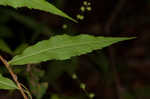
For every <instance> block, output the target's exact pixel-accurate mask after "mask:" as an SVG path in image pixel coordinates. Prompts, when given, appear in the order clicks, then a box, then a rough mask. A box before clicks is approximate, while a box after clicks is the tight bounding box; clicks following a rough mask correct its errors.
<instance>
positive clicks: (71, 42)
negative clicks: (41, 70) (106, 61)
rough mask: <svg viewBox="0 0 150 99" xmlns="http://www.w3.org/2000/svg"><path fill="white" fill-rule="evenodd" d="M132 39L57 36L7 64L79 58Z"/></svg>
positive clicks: (25, 51) (42, 42)
mask: <svg viewBox="0 0 150 99" xmlns="http://www.w3.org/2000/svg"><path fill="white" fill-rule="evenodd" d="M129 39H133V38H127V37H126V38H119V37H118V38H117V37H101V36H100V37H94V36H90V35H79V36H68V35H59V36H54V37H52V38H50V39H49V40H44V41H41V42H39V43H37V44H35V45H33V46H31V47H28V48H27V49H25V50H24V52H23V53H22V54H21V55H17V56H15V57H14V58H13V59H12V60H11V61H10V62H9V64H11V65H23V64H28V63H31V64H32V63H40V62H42V61H47V60H53V59H55V60H65V59H69V58H71V57H72V56H79V55H82V54H86V53H89V52H92V51H93V50H98V49H102V48H104V47H106V46H109V45H111V44H113V43H117V42H119V41H123V40H129Z"/></svg>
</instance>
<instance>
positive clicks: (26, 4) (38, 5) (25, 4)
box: [0, 0, 77, 22]
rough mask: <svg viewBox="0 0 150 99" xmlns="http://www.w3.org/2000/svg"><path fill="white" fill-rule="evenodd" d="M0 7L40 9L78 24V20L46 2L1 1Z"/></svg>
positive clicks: (34, 0) (32, 0) (33, 0)
mask: <svg viewBox="0 0 150 99" xmlns="http://www.w3.org/2000/svg"><path fill="white" fill-rule="evenodd" d="M0 5H4V6H7V5H8V6H11V7H14V8H20V7H28V8H30V9H38V10H42V11H46V12H50V13H52V14H56V15H59V16H62V17H65V18H67V19H70V20H72V21H74V22H77V21H76V20H74V19H73V18H71V17H70V16H68V15H67V14H65V13H64V12H62V11H61V10H59V9H57V8H56V7H55V6H53V5H52V4H50V3H48V2H47V1H45V0H0Z"/></svg>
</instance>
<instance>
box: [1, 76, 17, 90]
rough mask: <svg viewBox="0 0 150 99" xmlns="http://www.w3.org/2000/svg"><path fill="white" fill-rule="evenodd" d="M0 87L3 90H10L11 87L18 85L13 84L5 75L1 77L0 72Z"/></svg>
mask: <svg viewBox="0 0 150 99" xmlns="http://www.w3.org/2000/svg"><path fill="white" fill-rule="evenodd" d="M0 89H5V90H8V89H9V90H12V89H18V87H17V86H16V85H15V84H14V82H13V81H12V80H10V79H8V78H6V77H3V76H2V75H1V74H0Z"/></svg>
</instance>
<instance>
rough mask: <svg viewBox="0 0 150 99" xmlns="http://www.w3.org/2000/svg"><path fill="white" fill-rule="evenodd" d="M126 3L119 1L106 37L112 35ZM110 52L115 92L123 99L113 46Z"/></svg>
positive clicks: (112, 14) (108, 23)
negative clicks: (113, 27)
mask: <svg viewBox="0 0 150 99" xmlns="http://www.w3.org/2000/svg"><path fill="white" fill-rule="evenodd" d="M125 3H126V0H119V1H118V4H117V6H116V7H115V8H114V10H113V11H112V13H111V15H110V17H109V18H108V20H107V22H106V25H105V27H104V30H105V33H106V35H107V36H108V35H110V33H111V32H112V31H111V28H112V26H113V23H114V22H115V20H116V18H117V16H118V14H119V13H120V12H121V10H122V8H123V7H124V5H125ZM108 51H109V55H110V59H111V60H110V65H111V67H110V69H111V72H112V75H113V76H114V80H115V82H114V83H115V92H116V98H117V99H121V92H120V87H121V85H120V81H119V75H118V73H117V68H116V59H115V49H114V47H113V46H110V47H109V48H108Z"/></svg>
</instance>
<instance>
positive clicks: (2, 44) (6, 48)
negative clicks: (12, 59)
mask: <svg viewBox="0 0 150 99" xmlns="http://www.w3.org/2000/svg"><path fill="white" fill-rule="evenodd" d="M0 50H2V51H4V52H7V53H9V54H12V51H11V49H10V48H9V46H8V45H7V44H6V43H5V41H4V40H3V39H0Z"/></svg>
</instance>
